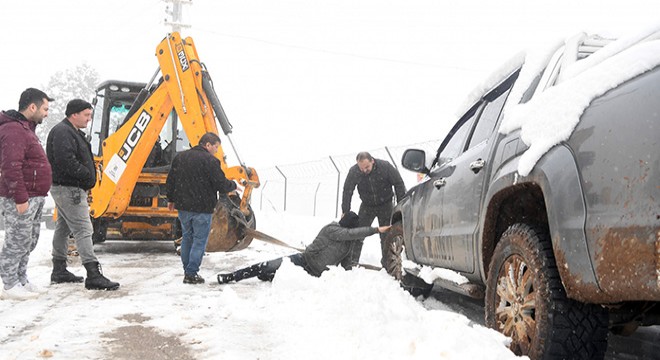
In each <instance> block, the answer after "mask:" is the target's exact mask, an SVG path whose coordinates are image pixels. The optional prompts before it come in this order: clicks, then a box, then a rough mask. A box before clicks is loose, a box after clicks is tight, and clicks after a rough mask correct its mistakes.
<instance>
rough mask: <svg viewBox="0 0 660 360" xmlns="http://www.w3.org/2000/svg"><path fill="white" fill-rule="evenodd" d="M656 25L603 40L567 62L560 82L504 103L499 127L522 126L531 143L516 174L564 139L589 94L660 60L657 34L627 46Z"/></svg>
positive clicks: (524, 172)
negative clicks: (578, 58) (516, 101)
mask: <svg viewBox="0 0 660 360" xmlns="http://www.w3.org/2000/svg"><path fill="white" fill-rule="evenodd" d="M657 31H658V28H657V27H656V28H653V29H652V30H650V31H645V32H642V33H641V35H635V36H631V37H628V38H625V39H622V40H619V41H615V42H613V43H611V44H609V45H607V46H605V47H604V48H603V49H602V50H600V51H598V52H596V53H595V54H594V55H592V56H590V57H589V58H587V59H585V60H582V61H578V62H577V63H575V64H573V65H572V66H570V67H569V68H568V69H567V70H566V71H567V73H565V74H564V77H563V78H564V79H565V80H564V81H563V82H561V83H559V84H557V85H555V86H552V87H550V88H548V89H547V90H545V91H544V92H543V93H541V94H540V95H537V96H535V97H534V98H532V99H531V100H530V101H529V102H527V103H525V104H518V105H515V106H512V107H507V108H506V109H505V117H504V119H503V121H502V125H501V127H500V132H502V133H509V132H511V131H513V130H516V129H521V134H520V135H521V139H522V140H523V142H525V144H527V145H528V146H529V149H527V151H525V153H524V154H523V155H522V157H521V159H520V162H519V164H518V172H519V173H520V175H523V176H527V175H528V174H529V173H530V171H531V170H532V169H533V167H534V165H535V164H536V162H537V161H538V160H539V159H540V158H541V157H542V156H543V155H544V154H545V153H546V152H547V151H548V150H550V149H551V148H552V147H553V146H555V145H557V144H559V143H561V142H562V141H566V140H568V138H569V137H570V135H571V134H572V133H573V129H575V126H576V125H577V124H578V122H579V120H580V116H581V115H582V113H583V112H584V110H585V109H586V108H587V106H589V104H590V103H591V101H592V100H593V99H595V98H596V97H598V96H600V95H603V94H604V93H606V92H607V91H609V90H611V89H613V88H615V87H617V86H618V85H620V84H622V83H624V82H626V81H627V80H630V79H632V78H634V77H635V76H638V75H640V74H642V73H644V72H646V71H648V70H650V69H653V68H655V67H656V66H658V65H660V56H658V54H659V53H660V40H652V41H647V42H642V43H640V44H637V45H634V46H631V45H632V44H635V43H636V42H638V41H640V40H641V39H645V38H648V37H649V36H650V34H653V33H654V32H657ZM656 35H657V34H656ZM531 73H533V71H532V72H531ZM514 89H515V87H514Z"/></svg>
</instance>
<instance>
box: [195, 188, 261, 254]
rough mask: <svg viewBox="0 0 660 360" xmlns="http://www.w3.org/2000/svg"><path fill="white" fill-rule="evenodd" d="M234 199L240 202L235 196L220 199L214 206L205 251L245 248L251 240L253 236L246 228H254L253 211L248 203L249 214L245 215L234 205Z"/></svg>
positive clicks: (226, 250)
mask: <svg viewBox="0 0 660 360" xmlns="http://www.w3.org/2000/svg"><path fill="white" fill-rule="evenodd" d="M236 200H238V201H239V202H240V199H239V198H237V197H236V198H230V199H221V200H219V201H218V204H217V205H216V206H215V210H214V212H213V219H212V220H211V232H210V233H209V240H208V243H207V244H206V251H208V252H219V251H222V252H228V251H238V250H242V249H245V248H246V247H248V245H250V243H251V242H252V239H253V237H252V236H251V235H250V234H251V232H249V231H247V229H248V228H250V229H254V228H255V225H256V221H255V217H254V213H253V212H252V208H250V206H249V205H248V212H249V214H248V215H247V216H246V215H245V214H244V213H243V212H242V211H241V210H240V208H239V207H238V205H236V203H235V201H236Z"/></svg>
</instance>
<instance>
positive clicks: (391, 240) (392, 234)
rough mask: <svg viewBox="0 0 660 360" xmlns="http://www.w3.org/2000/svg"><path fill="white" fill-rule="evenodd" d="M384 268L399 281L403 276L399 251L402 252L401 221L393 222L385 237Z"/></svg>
mask: <svg viewBox="0 0 660 360" xmlns="http://www.w3.org/2000/svg"><path fill="white" fill-rule="evenodd" d="M385 243H386V246H387V248H386V252H385V259H384V262H385V264H384V265H385V270H386V271H387V273H388V274H390V275H392V277H393V278H395V279H396V280H399V281H401V279H402V277H403V265H402V261H401V253H402V252H403V227H402V226H401V223H400V222H398V223H395V224H394V225H392V227H391V228H390V231H388V233H387V236H386V237H385Z"/></svg>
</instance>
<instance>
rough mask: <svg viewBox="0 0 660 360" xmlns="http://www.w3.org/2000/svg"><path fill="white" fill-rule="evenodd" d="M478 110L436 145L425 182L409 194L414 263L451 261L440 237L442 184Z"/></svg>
mask: <svg viewBox="0 0 660 360" xmlns="http://www.w3.org/2000/svg"><path fill="white" fill-rule="evenodd" d="M477 111H478V107H473V108H472V110H471V112H469V113H468V114H466V115H465V116H464V117H463V118H461V120H459V122H458V123H457V124H456V125H455V126H454V128H453V129H452V130H451V131H450V135H448V137H447V138H446V139H445V140H444V141H443V142H442V145H440V153H439V155H438V158H437V159H436V161H435V164H436V165H434V166H433V168H432V169H431V172H430V174H429V180H428V181H426V182H425V183H424V184H422V188H420V189H419V190H418V191H416V192H415V194H414V195H413V203H414V205H413V206H412V208H413V209H414V210H413V211H414V213H413V214H412V217H413V242H412V243H413V244H414V248H413V253H414V254H415V259H416V261H418V262H420V263H423V264H427V265H431V266H440V267H446V268H450V267H451V265H452V264H453V263H454V262H455V256H456V253H455V249H454V248H453V245H452V244H451V243H449V242H447V240H448V238H447V236H443V234H442V233H443V232H444V229H443V226H442V218H443V215H442V212H443V211H444V210H443V198H444V196H445V195H444V194H445V193H446V190H445V184H446V181H447V179H448V178H449V177H451V176H452V173H453V172H454V171H455V168H454V166H453V165H452V164H451V162H452V159H453V158H456V157H457V156H458V155H459V154H460V153H461V152H462V151H463V149H464V148H465V143H466V139H467V136H468V135H469V134H470V132H471V130H472V125H473V124H474V121H475V119H476V117H477Z"/></svg>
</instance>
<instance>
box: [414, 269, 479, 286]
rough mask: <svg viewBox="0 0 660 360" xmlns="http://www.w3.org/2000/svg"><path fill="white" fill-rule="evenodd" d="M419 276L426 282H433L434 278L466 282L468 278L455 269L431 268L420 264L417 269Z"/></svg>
mask: <svg viewBox="0 0 660 360" xmlns="http://www.w3.org/2000/svg"><path fill="white" fill-rule="evenodd" d="M419 277H420V278H421V279H422V280H424V281H425V282H426V283H427V284H433V281H435V279H444V280H449V281H451V282H453V283H455V284H458V285H461V284H467V283H468V282H469V280H468V279H467V278H466V277H465V276H463V275H461V274H459V273H457V272H456V271H453V270H449V269H444V268H432V267H429V266H422V268H421V270H420V271H419Z"/></svg>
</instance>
